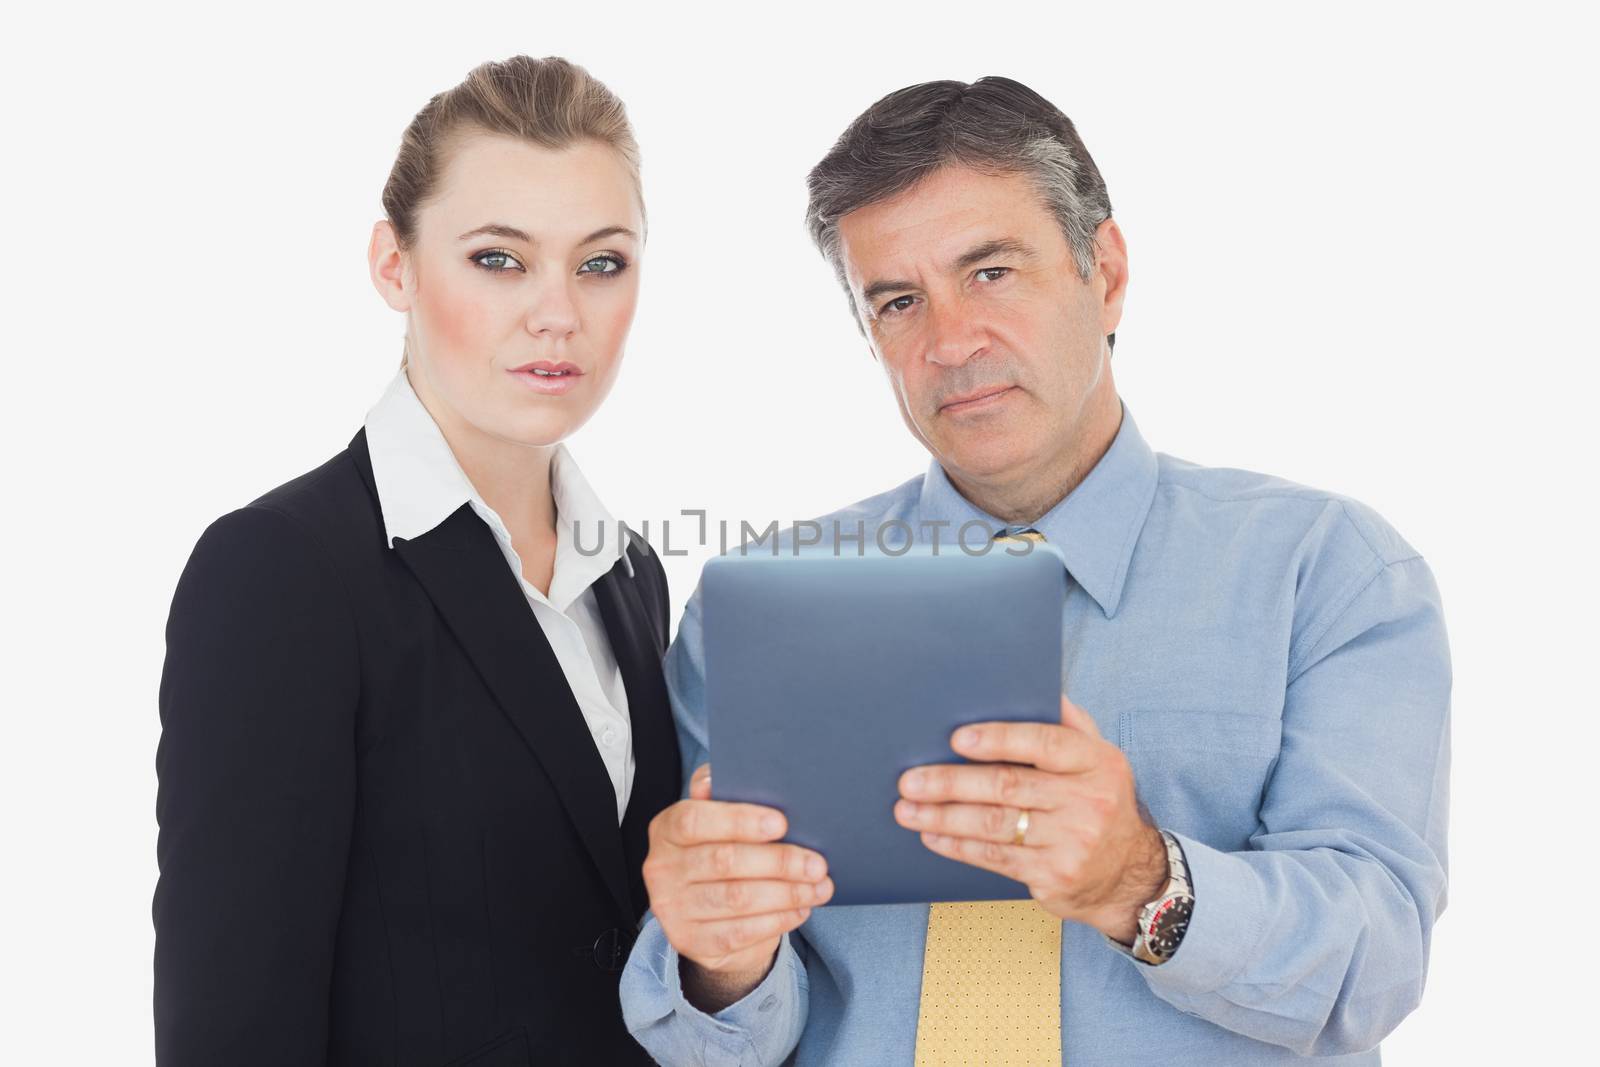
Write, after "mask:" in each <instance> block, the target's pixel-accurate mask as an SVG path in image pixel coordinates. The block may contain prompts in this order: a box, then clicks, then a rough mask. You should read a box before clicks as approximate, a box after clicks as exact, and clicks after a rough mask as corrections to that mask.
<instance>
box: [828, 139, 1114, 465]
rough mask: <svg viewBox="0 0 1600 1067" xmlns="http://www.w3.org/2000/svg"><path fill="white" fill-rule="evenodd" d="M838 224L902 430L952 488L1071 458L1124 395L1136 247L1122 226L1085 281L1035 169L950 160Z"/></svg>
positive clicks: (1107, 235)
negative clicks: (998, 168)
mask: <svg viewBox="0 0 1600 1067" xmlns="http://www.w3.org/2000/svg"><path fill="white" fill-rule="evenodd" d="M839 234H840V238H841V248H840V251H841V255H842V257H843V262H844V266H845V277H846V280H847V282H848V283H849V285H850V290H851V293H852V294H853V296H854V297H855V302H856V307H857V308H859V309H860V313H861V317H862V323H863V325H864V326H865V328H866V332H867V337H868V341H869V343H870V345H871V347H872V351H873V354H874V355H875V356H876V357H877V358H878V360H879V362H880V363H882V365H883V368H884V370H885V371H886V372H887V374H888V375H889V381H890V384H891V385H892V386H893V388H894V391H895V397H896V399H897V401H898V402H899V405H900V412H901V415H902V416H903V417H904V419H905V422H906V426H907V427H909V428H910V430H911V432H912V433H913V434H914V435H915V436H916V437H917V439H918V440H920V441H921V442H922V443H923V445H924V446H925V447H926V448H927V449H928V450H929V451H930V452H932V453H933V455H934V456H935V457H936V458H937V459H938V460H939V461H940V463H941V465H943V466H944V468H945V470H946V471H948V472H949V473H950V475H951V476H952V478H953V480H955V481H956V482H957V483H958V485H959V484H960V483H961V482H963V481H966V482H973V483H987V484H1005V483H1015V482H1017V481H1020V480H1022V479H1026V478H1029V477H1032V476H1036V475H1040V474H1042V473H1043V472H1048V471H1051V470H1053V469H1054V468H1055V467H1056V466H1057V465H1058V464H1061V463H1064V462H1070V458H1071V457H1072V456H1073V454H1074V446H1075V445H1077V444H1079V441H1078V439H1079V437H1080V436H1081V429H1082V428H1083V426H1084V425H1085V423H1086V422H1087V421H1088V419H1090V418H1092V417H1093V416H1094V415H1095V414H1097V413H1098V412H1099V411H1101V410H1102V409H1103V406H1104V405H1105V404H1108V403H1115V400H1114V397H1115V387H1114V386H1113V385H1112V382H1111V368H1110V350H1109V348H1108V347H1107V346H1106V343H1105V338H1106V335H1107V334H1108V333H1110V332H1112V331H1113V330H1115V329H1116V326H1117V322H1118V320H1119V319H1120V318H1121V315H1122V292H1123V284H1122V282H1123V281H1124V280H1125V277H1126V254H1125V252H1124V251H1123V245H1122V236H1121V234H1120V232H1118V231H1117V228H1116V224H1115V223H1114V222H1112V221H1110V220H1109V219H1108V220H1106V221H1105V222H1103V223H1102V224H1101V227H1100V230H1099V231H1098V234H1097V238H1098V241H1097V243H1098V244H1100V245H1101V246H1102V249H1101V250H1102V253H1103V255H1102V256H1100V257H1097V265H1096V270H1095V272H1094V273H1093V274H1092V275H1091V277H1090V280H1089V281H1088V282H1084V281H1083V279H1082V278H1080V277H1079V275H1078V271H1077V267H1076V264H1075V263H1074V261H1073V258H1072V251H1071V248H1070V247H1069V246H1068V244H1067V239H1066V236H1065V235H1064V234H1063V233H1062V232H1061V227H1060V225H1059V224H1058V223H1057V222H1056V219H1055V217H1054V216H1053V215H1052V214H1051V213H1050V211H1049V210H1048V208H1046V206H1045V204H1044V201H1043V199H1042V198H1041V197H1040V195H1039V193H1038V191H1037V189H1036V188H1035V187H1034V185H1033V183H1032V181H1031V180H1030V179H1029V178H1028V177H1026V176H1025V175H1022V174H985V173H981V172H978V171H974V170H970V169H968V168H966V167H960V166H950V167H945V168H942V169H940V170H938V171H935V172H934V173H933V174H931V175H929V176H928V177H927V178H925V179H923V180H922V181H921V182H919V183H918V184H917V185H915V186H913V187H912V188H910V189H908V190H906V191H905V192H903V193H901V194H899V195H898V196H895V197H893V198H891V199H889V200H884V201H880V202H878V203H876V204H871V205H869V206H867V207H863V208H860V209H859V210H856V211H853V212H851V213H850V214H848V215H846V216H845V217H844V218H843V219H841V220H840V223H839ZM1102 258H1103V259H1104V260H1106V261H1107V262H1106V263H1105V264H1104V265H1102V264H1101V263H1100V262H1099V260H1100V259H1102Z"/></svg>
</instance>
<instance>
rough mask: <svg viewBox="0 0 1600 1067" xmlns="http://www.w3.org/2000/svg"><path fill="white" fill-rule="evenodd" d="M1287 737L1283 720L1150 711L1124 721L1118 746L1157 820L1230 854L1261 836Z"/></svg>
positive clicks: (1125, 717) (1127, 715) (1132, 713)
mask: <svg viewBox="0 0 1600 1067" xmlns="http://www.w3.org/2000/svg"><path fill="white" fill-rule="evenodd" d="M1282 740H1283V720H1281V719H1279V718H1278V717H1277V716H1276V715H1251V714H1244V713H1240V712H1220V711H1206V710H1199V709H1196V710H1168V709H1161V710H1155V709H1151V710H1141V711H1125V712H1123V713H1122V714H1121V715H1120V716H1119V717H1118V719H1117V744H1118V745H1119V746H1120V747H1121V748H1122V751H1123V753H1124V754H1125V755H1126V756H1127V757H1128V763H1129V765H1130V766H1131V767H1132V768H1133V776H1134V783H1135V785H1136V786H1137V788H1138V791H1139V798H1140V799H1141V800H1143V801H1144V803H1145V806H1146V807H1147V808H1149V809H1150V814H1151V816H1152V817H1153V818H1154V819H1155V821H1156V823H1157V824H1158V825H1160V826H1162V827H1164V828H1166V829H1169V830H1176V831H1178V832H1180V833H1186V834H1189V835H1190V836H1192V837H1195V838H1197V839H1199V840H1202V841H1205V842H1206V843H1207V844H1209V845H1213V846H1216V847H1218V848H1224V849H1239V848H1244V847H1246V846H1247V845H1248V843H1249V840H1250V837H1251V835H1252V834H1254V833H1255V832H1256V830H1257V828H1258V826H1259V824H1260V810H1261V794H1262V790H1263V789H1265V787H1266V783H1267V778H1268V776H1269V775H1270V774H1271V772H1272V768H1273V765H1274V764H1275V763H1276V762H1277V759H1278V750H1279V746H1280V745H1281V743H1282Z"/></svg>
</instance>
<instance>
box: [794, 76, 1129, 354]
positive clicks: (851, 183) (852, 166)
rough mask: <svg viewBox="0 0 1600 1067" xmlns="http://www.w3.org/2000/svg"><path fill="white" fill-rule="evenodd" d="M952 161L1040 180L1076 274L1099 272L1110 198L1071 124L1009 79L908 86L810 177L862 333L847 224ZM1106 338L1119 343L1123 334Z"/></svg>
mask: <svg viewBox="0 0 1600 1067" xmlns="http://www.w3.org/2000/svg"><path fill="white" fill-rule="evenodd" d="M951 164H957V165H960V166H966V167H971V168H972V169H974V170H979V171H984V172H987V173H993V174H1026V175H1028V176H1029V177H1030V178H1032V179H1033V182H1034V185H1035V186H1036V187H1037V189H1038V190H1039V195H1040V196H1041V197H1043V199H1044V202H1045V205H1046V206H1047V207H1048V208H1049V209H1050V211H1051V212H1052V213H1053V214H1054V215H1055V217H1056V221H1057V222H1058V223H1060V225H1061V232H1062V233H1063V234H1065V235H1066V238H1067V244H1068V246H1069V247H1070V248H1071V249H1072V259H1073V262H1074V263H1075V264H1076V266H1077V268H1078V276H1079V277H1080V278H1082V279H1083V280H1084V281H1085V282H1087V281H1089V279H1090V278H1091V277H1092V276H1093V272H1094V263H1095V245H1094V235H1095V230H1096V229H1097V228H1098V227H1099V226H1100V224H1101V223H1102V222H1104V221H1105V220H1106V219H1109V218H1110V217H1111V198H1110V197H1109V196H1108V195H1107V194H1106V183H1105V181H1104V179H1102V178H1101V177H1100V169H1099V168H1098V167H1096V166H1095V165H1094V160H1093V159H1092V158H1090V156H1089V150H1088V149H1087V148H1085V147H1084V146H1083V141H1081V140H1080V139H1079V138H1078V131H1077V130H1076V129H1075V128H1074V127H1073V125H1072V120H1071V119H1069V118H1067V116H1066V115H1064V114H1062V113H1061V111H1060V109H1058V108H1057V107H1056V106H1055V105H1054V104H1052V103H1050V101H1048V100H1046V99H1045V98H1044V97H1042V96H1040V95H1039V94H1038V93H1036V92H1034V91H1033V90H1032V89H1030V88H1028V87H1027V86H1026V85H1023V84H1022V83H1021V82H1017V81H1012V80H1011V79H1010V78H999V77H988V78H980V79H978V80H977V81H975V82H972V83H971V84H968V83H966V82H959V81H933V82H923V83H921V84H920V85H910V86H907V87H906V88H904V89H897V90H896V91H894V92H892V93H890V94H889V95H888V96H885V97H884V98H883V99H881V100H879V101H878V102H877V103H875V104H873V105H872V106H871V107H869V108H867V110H866V111H864V112H862V113H861V115H860V117H858V118H857V119H856V120H855V121H854V122H852V123H851V124H850V126H849V128H848V129H846V130H845V131H844V133H843V134H841V135H840V137H839V140H838V141H836V142H835V143H834V146H833V148H832V149H831V150H829V152H828V154H827V155H826V156H824V157H823V158H822V162H820V163H818V164H817V165H816V166H815V167H813V168H811V173H810V175H808V176H807V178H806V186H807V188H808V189H809V191H810V203H809V204H808V205H807V207H806V228H807V229H808V230H810V231H811V239H812V240H813V241H815V242H816V245H817V248H818V249H819V250H820V251H821V252H822V255H823V257H824V258H826V259H827V261H828V262H829V263H831V264H832V265H833V270H834V273H835V274H836V275H838V278H839V284H840V285H842V286H844V290H845V295H846V296H847V297H848V298H849V300H850V312H851V314H853V315H854V316H855V319H856V325H858V326H861V327H862V328H863V332H864V331H865V325H864V320H863V318H862V314H861V309H860V308H858V307H857V306H856V301H855V295H854V294H853V293H851V292H850V284H849V282H848V280H847V279H846V277H845V271H844V260H843V258H842V257H841V256H840V254H839V220H840V219H841V218H843V217H844V216H846V215H848V214H850V212H852V211H855V210H856V209H858V208H863V207H866V206H867V205H869V204H875V203H877V202H878V201H880V200H887V199H889V198H890V197H893V196H895V195H897V194H899V193H901V192H904V191H905V190H907V189H909V188H911V187H912V186H913V185H915V184H916V183H917V182H919V181H921V180H922V179H923V178H925V177H927V176H928V175H929V174H931V173H933V172H934V171H936V170H938V169H939V168H940V167H944V166H948V165H951ZM1107 341H1108V343H1110V344H1115V343H1116V334H1111V335H1110V337H1108V338H1107Z"/></svg>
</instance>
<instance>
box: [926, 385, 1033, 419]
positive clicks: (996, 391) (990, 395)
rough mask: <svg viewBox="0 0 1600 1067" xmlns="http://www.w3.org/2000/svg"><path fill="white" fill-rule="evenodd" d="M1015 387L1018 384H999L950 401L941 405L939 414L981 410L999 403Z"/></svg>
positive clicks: (957, 413) (958, 413) (960, 413)
mask: <svg viewBox="0 0 1600 1067" xmlns="http://www.w3.org/2000/svg"><path fill="white" fill-rule="evenodd" d="M1015 388H1016V386H1014V385H999V386H995V387H994V388H992V389H990V390H988V391H987V392H979V393H977V394H975V395H973V396H970V397H968V398H966V399H964V400H952V401H949V402H948V403H945V404H941V405H940V406H939V414H941V415H962V414H965V413H967V412H969V411H980V410H982V409H984V408H986V407H989V406H990V405H992V404H996V403H999V402H1000V400H1002V399H1003V398H1004V397H1007V396H1010V395H1011V391H1012V390H1013V389H1015Z"/></svg>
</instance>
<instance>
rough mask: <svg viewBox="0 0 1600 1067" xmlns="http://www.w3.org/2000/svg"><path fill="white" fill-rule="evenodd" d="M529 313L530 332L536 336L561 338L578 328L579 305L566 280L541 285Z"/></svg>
mask: <svg viewBox="0 0 1600 1067" xmlns="http://www.w3.org/2000/svg"><path fill="white" fill-rule="evenodd" d="M527 315H528V317H527V328H528V332H529V333H531V334H533V335H534V336H535V337H551V338H556V339H559V338H562V337H567V336H570V335H571V334H573V333H576V332H577V330H578V305H577V302H576V301H574V300H573V299H572V293H571V292H570V291H569V289H568V287H567V284H566V282H565V280H562V281H553V280H552V281H551V282H550V283H549V284H547V285H543V286H540V287H539V289H538V291H537V292H536V293H535V294H534V298H533V303H532V304H530V305H529V306H528V313H527Z"/></svg>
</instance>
